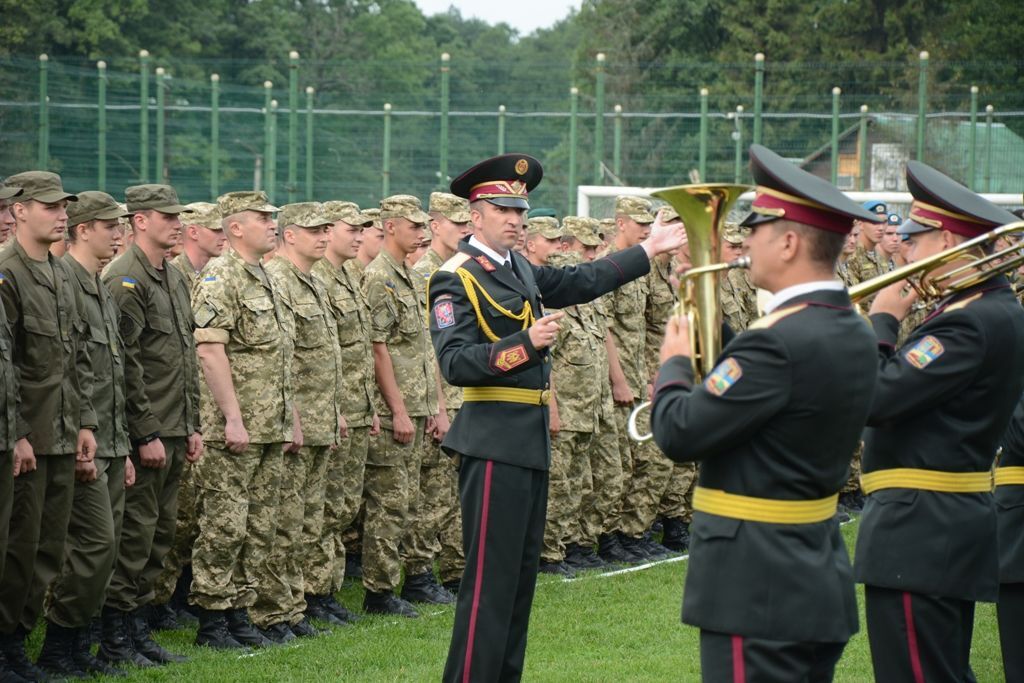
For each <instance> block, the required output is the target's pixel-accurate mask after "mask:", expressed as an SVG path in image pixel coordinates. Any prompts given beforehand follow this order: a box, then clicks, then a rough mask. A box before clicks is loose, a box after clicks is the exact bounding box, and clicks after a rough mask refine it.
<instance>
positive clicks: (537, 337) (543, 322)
mask: <svg viewBox="0 0 1024 683" xmlns="http://www.w3.org/2000/svg"><path fill="white" fill-rule="evenodd" d="M564 315H565V313H563V312H562V311H557V312H555V313H551V314H550V315H546V316H544V317H543V318H539V319H538V320H537V322H535V323H533V325H531V326H530V331H529V335H530V343H531V344H533V348H535V349H537V350H540V349H544V348H547V347H549V346H551V344H552V343H554V341H555V339H556V338H557V337H558V328H559V325H558V321H559V320H561V319H562V316H564Z"/></svg>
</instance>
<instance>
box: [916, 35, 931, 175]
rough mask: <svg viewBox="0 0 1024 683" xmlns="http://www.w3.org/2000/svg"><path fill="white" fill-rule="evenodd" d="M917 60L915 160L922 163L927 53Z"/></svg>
mask: <svg viewBox="0 0 1024 683" xmlns="http://www.w3.org/2000/svg"><path fill="white" fill-rule="evenodd" d="M919 58H920V61H919V64H918V71H919V73H918V82H917V156H916V157H915V158H916V159H917V160H918V161H924V138H925V123H926V119H925V111H926V110H927V108H928V53H927V52H926V51H922V52H921V54H920V55H919Z"/></svg>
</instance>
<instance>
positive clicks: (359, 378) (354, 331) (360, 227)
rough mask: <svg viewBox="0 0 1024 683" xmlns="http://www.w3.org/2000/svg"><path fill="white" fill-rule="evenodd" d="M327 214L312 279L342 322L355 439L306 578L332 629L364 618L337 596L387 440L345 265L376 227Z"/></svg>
mask: <svg viewBox="0 0 1024 683" xmlns="http://www.w3.org/2000/svg"><path fill="white" fill-rule="evenodd" d="M324 212H325V213H326V215H327V218H329V219H330V220H332V221H333V228H332V229H331V237H330V241H329V242H328V245H327V251H326V253H325V255H324V258H323V259H321V260H320V261H317V263H316V265H314V266H313V275H314V276H315V277H317V278H319V279H320V281H321V282H323V283H324V286H325V288H326V290H327V296H328V299H329V300H330V302H331V307H332V310H333V312H334V319H335V321H336V323H337V329H338V343H339V345H340V351H341V369H342V372H341V382H342V391H343V397H342V406H341V408H342V412H343V415H344V418H345V425H346V431H347V434H348V436H347V437H346V438H344V439H342V440H341V444H340V445H339V447H338V451H337V452H336V453H335V456H334V457H333V458H332V459H331V461H330V464H329V465H328V468H327V473H326V475H325V477H326V479H327V487H326V493H325V497H326V503H325V505H324V523H323V528H322V530H321V534H320V539H319V541H318V542H317V543H316V544H315V545H314V547H313V555H312V556H311V557H310V559H309V565H308V567H307V571H306V572H305V574H304V577H305V580H306V593H307V595H306V603H307V608H306V613H307V614H309V615H311V616H314V617H316V618H318V619H321V620H323V621H328V622H330V621H331V619H330V617H329V616H328V614H332V615H334V616H335V617H336V618H338V619H340V620H341V621H344V622H352V621H355V620H356V619H357V618H358V617H357V616H356V615H355V614H353V613H352V612H350V611H349V610H348V609H346V608H345V607H344V606H343V605H341V604H340V603H339V602H338V601H337V600H336V599H335V597H334V593H336V592H337V591H338V590H340V589H341V583H342V581H343V580H344V578H345V556H346V552H345V544H344V543H343V535H344V533H345V530H346V528H348V526H349V525H350V524H352V523H353V521H354V520H355V518H356V514H357V513H358V512H359V507H360V504H361V503H362V499H363V473H364V470H365V468H366V454H367V451H368V450H369V446H370V439H372V438H373V437H375V436H377V435H378V434H379V433H380V418H378V417H377V414H376V413H375V412H374V402H375V397H376V393H377V388H376V385H375V384H374V381H373V347H372V345H371V343H370V311H369V308H368V306H367V305H366V300H365V298H364V297H363V291H362V288H361V287H360V284H359V279H358V276H359V274H360V271H356V270H353V269H351V268H346V267H344V266H346V265H348V264H350V263H353V262H358V261H357V259H356V254H357V253H358V251H359V245H360V244H361V243H362V239H363V232H364V230H366V229H367V228H369V227H371V226H372V225H373V221H372V219H371V218H370V217H369V216H368V215H367V214H365V213H363V212H361V211H360V210H359V207H358V206H356V205H355V204H353V203H352V202H342V201H332V202H325V203H324Z"/></svg>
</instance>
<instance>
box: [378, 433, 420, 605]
mask: <svg viewBox="0 0 1024 683" xmlns="http://www.w3.org/2000/svg"><path fill="white" fill-rule="evenodd" d="M412 423H413V439H412V441H410V442H409V443H398V442H397V441H395V439H394V434H393V432H392V429H391V426H390V425H387V426H385V425H382V428H381V433H380V434H379V435H377V436H376V437H373V438H372V439H370V448H369V452H368V454H367V457H366V472H365V475H364V479H363V493H364V495H365V498H366V500H365V503H366V518H365V519H364V521H363V586H364V587H365V588H366V590H371V591H377V592H384V591H393V590H394V589H395V588H397V587H398V584H399V583H400V582H401V579H402V555H401V553H400V550H399V545H400V544H404V543H408V541H409V540H410V536H411V535H412V526H413V525H412V519H411V517H410V515H409V503H410V501H412V500H414V499H415V498H416V497H417V495H418V492H419V490H420V461H421V459H422V457H423V456H422V451H423V440H424V439H423V437H424V435H423V427H424V425H425V424H426V418H425V417H414V418H412Z"/></svg>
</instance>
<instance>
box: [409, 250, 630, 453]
mask: <svg viewBox="0 0 1024 683" xmlns="http://www.w3.org/2000/svg"><path fill="white" fill-rule="evenodd" d="M512 258H513V259H514V262H515V269H516V273H515V274H513V273H512V271H510V270H509V269H508V268H507V267H505V266H502V265H501V264H498V263H495V262H494V261H493V260H492V259H490V258H489V257H487V256H486V255H484V254H483V252H481V251H480V250H478V249H476V248H474V247H472V246H470V245H469V244H468V242H467V241H463V242H460V243H459V252H458V253H457V254H456V255H455V256H453V257H452V258H451V259H450V260H449V261H448V262H447V263H445V265H444V266H442V267H441V268H440V269H439V270H438V271H436V272H435V273H434V274H433V275H432V276H431V278H430V282H429V285H428V286H429V293H428V294H429V297H428V300H429V304H428V311H427V315H428V317H429V319H430V334H431V337H432V338H433V341H434V349H435V351H436V352H437V360H438V364H439V365H440V368H441V375H442V376H443V377H444V379H445V381H447V382H448V383H449V384H452V385H454V386H459V387H516V388H522V389H547V388H548V382H549V378H550V375H551V362H550V356H549V355H548V353H547V352H546V351H542V352H538V351H537V350H536V349H534V348H533V345H532V344H531V343H530V338H529V334H528V333H527V331H526V330H524V329H523V323H522V322H521V321H519V320H514V319H512V318H510V317H508V316H507V315H506V314H505V313H503V312H502V311H500V310H499V309H498V308H496V307H495V306H494V305H492V303H491V302H490V301H488V300H487V297H485V296H484V295H483V294H482V293H480V292H479V291H478V290H477V291H476V292H475V296H476V297H477V300H478V301H479V304H480V310H481V312H482V316H483V318H484V319H485V322H486V324H487V326H488V327H489V328H490V330H491V332H492V333H493V334H494V335H495V336H497V337H498V338H499V340H498V341H496V342H495V341H492V340H491V339H490V338H489V337H488V336H487V335H486V334H485V332H484V330H483V328H482V326H481V325H480V324H478V322H477V316H476V312H475V311H474V308H473V305H472V304H471V303H470V299H469V295H468V294H467V291H466V287H464V286H463V282H462V278H461V277H460V276H459V274H458V273H457V271H458V270H459V269H462V270H463V271H465V273H467V274H468V275H471V276H472V277H473V278H475V279H476V281H477V282H478V283H479V284H480V285H481V287H483V289H484V290H485V291H486V293H487V295H488V296H489V297H490V299H491V300H493V302H494V303H496V304H498V305H499V306H500V307H501V308H503V309H505V310H506V311H508V312H509V313H511V314H513V315H516V314H521V313H522V311H523V307H524V305H525V302H527V301H528V302H529V303H530V306H531V307H532V309H533V312H534V315H535V316H536V317H537V318H540V317H541V316H543V308H542V306H543V305H548V306H551V307H552V308H564V307H566V306H572V305H573V304H579V303H585V302H587V301H591V300H592V299H595V298H597V297H599V296H601V295H602V294H605V293H607V292H609V291H611V290H612V289H615V288H616V287H618V286H620V285H622V284H623V283H625V282H629V281H630V280H634V279H636V278H638V277H640V276H642V275H645V274H646V273H647V272H648V271H649V270H650V261H649V260H648V259H647V254H646V252H645V251H644V250H643V249H642V248H641V247H633V248H631V249H626V250H624V251H620V252H615V253H613V254H610V255H609V256H608V257H606V258H602V259H599V260H597V261H594V262H593V263H589V264H583V265H579V266H569V267H566V268H551V267H537V266H533V265H531V264H530V262H529V261H527V260H526V259H525V258H523V257H522V256H521V255H520V254H517V253H515V252H512ZM516 275H518V277H517V276H516ZM442 445H443V447H444V449H445V450H446V451H447V452H448V453H451V454H455V453H458V454H460V455H463V456H470V457H474V458H486V459H488V460H496V461H498V462H504V463H508V464H511V465H518V466H520V467H527V468H531V469H537V470H546V469H547V468H548V464H549V460H550V457H549V446H550V441H549V435H548V409H547V406H539V405H528V404H525V403H506V402H498V401H487V402H484V401H467V402H466V403H465V404H463V406H462V408H461V409H460V410H459V412H458V415H457V416H456V418H455V422H454V423H453V424H452V426H451V429H450V430H449V431H448V436H447V437H445V440H444V443H443V444H442Z"/></svg>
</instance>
